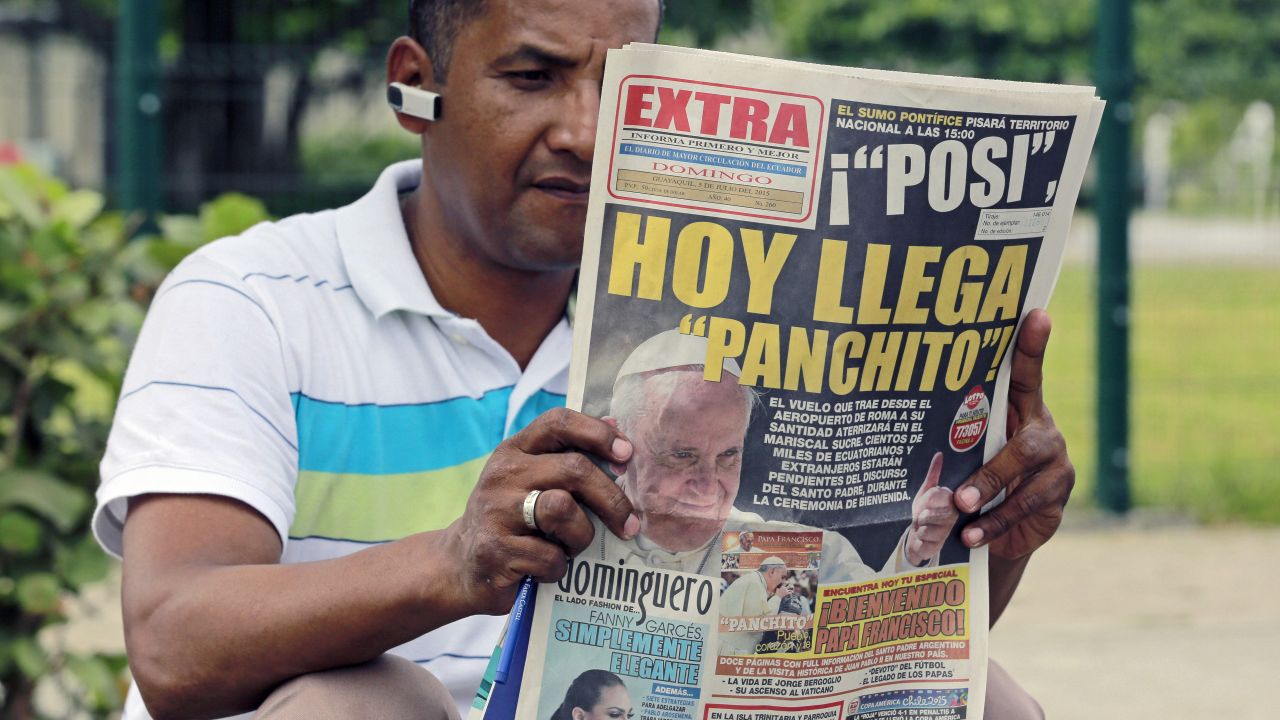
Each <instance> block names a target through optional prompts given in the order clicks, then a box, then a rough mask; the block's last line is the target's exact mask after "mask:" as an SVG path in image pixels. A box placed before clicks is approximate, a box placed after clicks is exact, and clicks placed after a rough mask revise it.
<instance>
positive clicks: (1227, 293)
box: [1045, 265, 1280, 524]
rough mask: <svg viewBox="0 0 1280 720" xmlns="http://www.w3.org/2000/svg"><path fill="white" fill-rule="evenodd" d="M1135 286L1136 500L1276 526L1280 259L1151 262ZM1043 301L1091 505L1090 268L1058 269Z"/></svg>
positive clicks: (1210, 517)
mask: <svg viewBox="0 0 1280 720" xmlns="http://www.w3.org/2000/svg"><path fill="white" fill-rule="evenodd" d="M1132 288H1133V320H1134V324H1133V337H1132V345H1131V352H1132V368H1133V371H1132V374H1131V380H1132V383H1133V386H1132V387H1133V392H1132V400H1131V402H1132V404H1131V410H1130V412H1131V416H1130V417H1131V428H1132V435H1131V445H1130V452H1131V462H1132V483H1133V485H1132V488H1133V498H1134V502H1135V504H1137V505H1144V506H1162V507H1169V508H1174V509H1177V510H1182V511H1186V512H1188V513H1190V514H1192V515H1194V516H1195V517H1197V518H1200V519H1202V520H1206V521H1232V520H1240V521H1248V522H1254V523H1272V524H1275V523H1280V268H1277V267H1275V266H1260V267H1256V268H1251V267H1247V266H1226V265H1222V266H1214V265H1204V266H1195V265H1147V266H1142V267H1139V268H1137V269H1136V270H1135V273H1134V277H1133V286H1132ZM1049 310H1050V312H1051V314H1052V315H1053V320H1054V331H1053V338H1052V340H1051V341H1050V344H1049V356H1048V358H1047V360H1046V370H1045V373H1046V388H1045V392H1046V396H1047V398H1048V402H1049V407H1050V408H1051V409H1052V410H1053V412H1054V416H1055V418H1057V420H1058V424H1059V426H1060V427H1061V428H1062V431H1063V433H1064V434H1065V435H1066V437H1067V443H1068V446H1069V447H1070V450H1071V455H1072V459H1073V461H1074V462H1075V465H1076V469H1077V474H1078V477H1079V482H1078V484H1077V486H1076V491H1075V494H1074V496H1073V497H1074V499H1073V501H1072V502H1073V503H1080V502H1084V503H1093V502H1094V500H1093V485H1094V478H1095V475H1096V468H1095V456H1096V449H1095V438H1094V432H1095V422H1094V408H1095V407H1096V401H1095V398H1094V393H1095V377H1096V362H1097V361H1096V358H1095V357H1094V348H1095V345H1096V337H1095V330H1094V327H1095V323H1094V312H1095V310H1094V270H1093V268H1092V267H1088V266H1083V265H1068V266H1067V267H1064V268H1063V272H1062V278H1061V280H1060V281H1059V283H1058V288H1057V290H1056V291H1055V293H1054V299H1053V301H1052V303H1051V304H1050V306H1049Z"/></svg>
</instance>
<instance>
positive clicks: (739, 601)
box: [720, 557, 787, 655]
mask: <svg viewBox="0 0 1280 720" xmlns="http://www.w3.org/2000/svg"><path fill="white" fill-rule="evenodd" d="M786 574H787V565H786V563H785V562H783V561H782V558H780V557H767V558H765V559H764V560H762V561H760V567H759V568H757V569H756V570H755V571H748V572H744V573H742V575H740V576H738V579H737V580H734V581H733V584H731V585H729V589H727V590H725V591H724V593H723V594H721V595H720V615H721V616H722V617H764V616H765V615H775V614H777V609H776V608H773V609H771V608H770V607H769V600H770V598H771V596H772V595H773V593H774V591H776V590H777V589H778V587H779V586H780V585H781V584H782V579H783V578H784V577H786ZM763 638H764V631H762V630H761V631H748V632H723V633H721V634H720V654H721V655H754V654H756V650H757V646H758V645H759V644H760V641H761V640H762V639H763Z"/></svg>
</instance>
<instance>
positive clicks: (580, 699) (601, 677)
mask: <svg viewBox="0 0 1280 720" xmlns="http://www.w3.org/2000/svg"><path fill="white" fill-rule="evenodd" d="M634 715H635V713H634V711H633V710H632V705H631V693H630V692H629V691H628V690H627V686H626V684H624V683H623V682H622V678H620V677H618V676H617V675H614V674H613V673H611V672H609V671H608V670H587V671H586V672H584V673H582V674H581V675H579V676H578V677H576V678H574V680H573V682H571V683H569V689H568V690H566V691H565V693H564V700H563V701H562V702H561V703H560V705H559V706H558V707H557V708H556V710H555V712H554V713H552V714H551V718H550V720H625V719H627V718H631V717H634Z"/></svg>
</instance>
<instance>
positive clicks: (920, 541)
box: [905, 453, 960, 567]
mask: <svg viewBox="0 0 1280 720" xmlns="http://www.w3.org/2000/svg"><path fill="white" fill-rule="evenodd" d="M941 479H942V453H934V455H933V461H932V462H930V463H929V472H928V473H927V474H926V475H925V478H924V484H923V485H921V486H920V489H919V490H918V491H916V496H915V498H914V499H912V501H911V527H910V529H908V530H907V540H906V545H905V549H906V552H907V561H908V562H910V563H911V564H912V565H915V566H917V567H919V566H921V565H924V564H925V563H927V562H929V561H930V560H932V559H934V558H935V557H937V556H938V553H939V552H941V551H942V544H943V543H944V542H946V541H947V536H948V535H950V534H951V528H953V527H955V524H956V520H957V519H959V517H960V513H959V511H957V510H956V506H955V502H954V500H953V499H952V495H951V490H949V489H947V488H944V487H939V486H938V481H939V480H941Z"/></svg>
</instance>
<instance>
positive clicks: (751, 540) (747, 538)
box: [741, 533, 755, 550]
mask: <svg viewBox="0 0 1280 720" xmlns="http://www.w3.org/2000/svg"><path fill="white" fill-rule="evenodd" d="M754 544H755V537H754V536H752V535H751V533H743V535H742V538H741V545H742V549H743V550H750V549H751V546H752V545H754Z"/></svg>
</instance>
